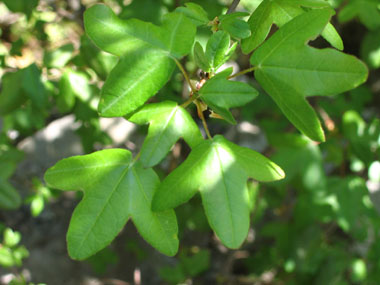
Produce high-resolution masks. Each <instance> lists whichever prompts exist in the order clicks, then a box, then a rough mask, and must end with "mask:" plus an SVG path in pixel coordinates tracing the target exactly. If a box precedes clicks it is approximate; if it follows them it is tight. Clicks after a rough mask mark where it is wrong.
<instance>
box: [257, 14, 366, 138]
mask: <svg viewBox="0 0 380 285" xmlns="http://www.w3.org/2000/svg"><path fill="white" fill-rule="evenodd" d="M332 14H333V11H332V10H331V9H317V10H311V11H309V12H307V13H304V14H301V15H299V16H297V17H296V18H295V19H293V20H292V21H290V22H289V23H287V24H286V25H284V26H283V27H282V28H281V29H280V30H278V31H277V32H276V33H275V34H274V35H273V36H272V37H271V38H270V39H269V40H268V41H266V42H265V43H264V44H263V45H262V46H261V47H260V48H258V49H257V50H256V51H255V52H254V54H253V55H252V57H251V64H252V65H254V66H257V69H256V70H255V77H256V79H257V80H258V81H259V83H260V84H261V85H262V86H263V88H264V90H265V91H266V92H267V93H268V94H269V95H270V96H271V97H272V98H273V99H274V100H275V101H276V103H277V104H278V105H279V107H280V108H281V110H282V111H283V112H284V114H285V115H286V116H287V117H288V119H289V120H290V121H291V122H292V123H293V124H294V125H295V126H296V127H297V128H298V129H299V130H300V131H301V132H303V133H305V134H306V135H308V136H309V137H310V138H312V139H314V140H318V141H323V140H324V138H323V137H322V136H321V128H320V123H319V122H318V123H317V121H318V119H317V117H316V115H315V113H314V112H313V111H312V108H311V107H310V106H309V105H308V104H307V102H306V101H304V99H303V98H302V97H303V96H313V95H332V94H338V93H341V92H344V91H347V90H350V89H353V88H355V87H357V86H358V85H360V84H362V83H363V82H364V81H365V80H366V78H367V73H368V71H367V68H366V66H365V65H364V64H363V63H362V62H361V61H360V60H358V59H356V58H355V57H353V56H350V55H346V54H344V53H342V52H339V51H337V50H333V49H322V50H320V49H315V48H312V47H310V46H307V45H305V42H307V41H309V40H310V39H312V38H315V37H316V36H317V35H318V34H319V33H320V32H321V31H322V30H323V28H324V27H325V25H326V24H327V23H328V20H329V18H330V17H331V15H332ZM300 27H301V28H300ZM309 115H310V117H309V118H308V116H309ZM310 120H311V122H310ZM307 122H308V123H307Z"/></svg>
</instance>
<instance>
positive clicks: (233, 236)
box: [213, 146, 236, 244]
mask: <svg viewBox="0 0 380 285" xmlns="http://www.w3.org/2000/svg"><path fill="white" fill-rule="evenodd" d="M213 148H214V150H215V153H216V156H217V158H218V161H219V166H220V168H219V169H220V174H221V176H222V180H223V186H224V187H223V189H224V193H225V197H226V200H227V201H228V213H229V214H230V215H229V217H230V224H231V228H232V233H233V235H232V239H233V244H235V242H236V237H235V227H234V222H233V219H232V210H231V205H230V201H231V199H229V195H228V191H227V185H226V179H225V177H224V171H223V164H222V160H221V159H220V156H219V152H218V146H214V147H213Z"/></svg>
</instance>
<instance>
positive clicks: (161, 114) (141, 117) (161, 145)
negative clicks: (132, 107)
mask: <svg viewBox="0 0 380 285" xmlns="http://www.w3.org/2000/svg"><path fill="white" fill-rule="evenodd" d="M128 120H129V121H131V122H134V123H136V124H147V123H149V124H150V126H149V129H148V136H147V137H146V139H145V141H144V144H143V146H142V148H141V158H140V159H141V162H142V163H143V165H144V166H145V167H152V166H154V165H156V164H157V163H159V162H160V161H161V160H162V159H163V158H164V157H165V156H166V154H167V153H168V152H169V150H170V148H171V147H172V146H173V145H174V144H175V142H176V141H177V140H178V139H179V138H180V137H183V138H184V140H185V141H186V142H187V143H188V145H189V146H190V147H191V148H194V147H195V146H196V145H198V144H199V143H200V142H201V141H203V137H202V134H201V133H200V131H199V128H198V127H197V125H196V124H195V122H194V120H193V119H192V118H191V116H190V114H189V113H188V112H187V111H186V110H185V109H183V108H182V107H180V106H178V105H177V103H175V102H171V101H165V102H162V103H157V104H149V105H146V106H144V107H143V108H142V109H141V110H139V111H138V112H137V113H135V114H133V115H132V116H131V117H130V118H128Z"/></svg>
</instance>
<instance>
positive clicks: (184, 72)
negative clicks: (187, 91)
mask: <svg viewBox="0 0 380 285" xmlns="http://www.w3.org/2000/svg"><path fill="white" fill-rule="evenodd" d="M173 59H174V61H175V63H176V64H177V66H178V68H179V70H181V72H182V74H183V76H184V77H185V80H186V82H187V84H189V86H190V88H191V91H193V93H195V92H196V91H197V90H196V89H195V87H194V86H193V84H192V83H191V81H190V78H189V75H187V72H186V70H185V69H184V68H183V66H182V64H181V63H180V62H179V61H178V60H177V59H176V58H173Z"/></svg>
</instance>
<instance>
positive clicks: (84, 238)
mask: <svg viewBox="0 0 380 285" xmlns="http://www.w3.org/2000/svg"><path fill="white" fill-rule="evenodd" d="M130 168H131V165H129V166H128V167H126V168H125V169H124V170H123V173H122V174H121V175H120V178H119V180H118V181H117V182H116V185H115V187H114V188H113V189H112V191H111V193H110V194H109V195H108V197H107V200H106V201H105V203H104V205H103V208H102V210H101V211H100V212H99V213H98V214H97V215H96V218H95V221H94V222H93V224H92V226H91V227H90V228H89V229H88V231H87V232H86V234H85V235H84V236H83V239H82V241H81V243H80V246H79V248H81V247H82V246H83V243H84V242H85V241H86V240H87V238H88V236H89V234H90V232H92V231H93V229H94V227H95V225H96V224H97V223H98V220H99V218H100V216H101V215H102V214H103V212H104V209H105V208H106V206H107V205H108V202H109V200H110V199H111V197H112V196H113V195H114V193H115V191H116V190H117V189H118V187H119V185H120V183H121V181H122V180H123V179H124V177H125V175H126V174H127V173H128V170H130ZM85 195H86V193H85ZM129 215H130V213H129Z"/></svg>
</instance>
